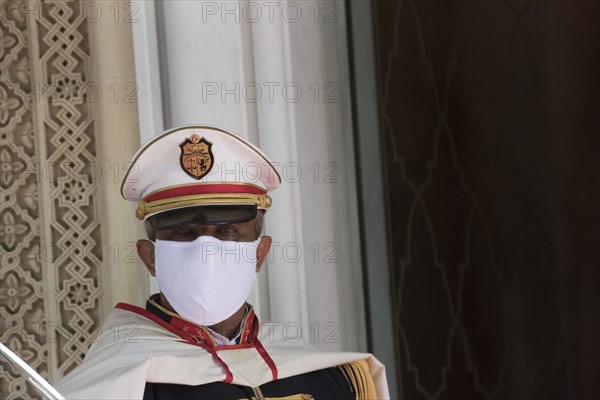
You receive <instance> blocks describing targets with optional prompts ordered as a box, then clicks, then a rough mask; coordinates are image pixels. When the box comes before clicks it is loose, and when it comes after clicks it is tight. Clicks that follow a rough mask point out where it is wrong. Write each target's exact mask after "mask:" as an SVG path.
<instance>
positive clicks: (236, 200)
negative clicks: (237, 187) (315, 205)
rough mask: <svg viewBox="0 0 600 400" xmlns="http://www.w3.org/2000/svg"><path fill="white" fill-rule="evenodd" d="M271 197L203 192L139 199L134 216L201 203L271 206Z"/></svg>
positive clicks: (141, 216)
mask: <svg viewBox="0 0 600 400" xmlns="http://www.w3.org/2000/svg"><path fill="white" fill-rule="evenodd" d="M271 203H272V201H271V197H270V196H269V195H268V194H248V193H205V194H192V195H189V196H181V197H172V198H169V199H162V200H156V201H151V202H148V203H147V202H145V201H141V202H140V203H139V204H138V207H137V210H136V211H135V216H136V217H137V218H138V219H140V220H143V219H144V217H145V216H146V215H148V214H151V213H156V212H160V211H166V210H170V209H172V208H179V207H187V206H201V205H206V204H210V205H219V204H256V205H257V206H258V207H262V208H269V207H271Z"/></svg>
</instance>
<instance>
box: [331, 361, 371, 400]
mask: <svg viewBox="0 0 600 400" xmlns="http://www.w3.org/2000/svg"><path fill="white" fill-rule="evenodd" d="M338 368H339V370H340V371H342V374H344V377H345V378H346V379H347V380H348V382H349V383H350V386H352V390H353V391H354V393H355V394H356V400H377V391H376V390H375V382H373V377H372V376H371V373H370V372H369V363H368V362H367V360H358V361H353V362H351V363H348V364H343V365H339V366H338Z"/></svg>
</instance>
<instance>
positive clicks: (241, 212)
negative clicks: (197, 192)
mask: <svg viewBox="0 0 600 400" xmlns="http://www.w3.org/2000/svg"><path fill="white" fill-rule="evenodd" d="M256 213H257V207H256V205H235V206H232V205H210V206H194V207H186V208H179V209H176V210H170V211H165V212H162V213H160V214H157V215H153V216H152V217H150V218H149V219H148V220H149V221H150V225H151V226H152V228H154V229H168V228H175V227H177V226H182V225H187V224H201V225H223V224H234V223H239V222H246V221H250V220H252V219H254V218H255V217H256Z"/></svg>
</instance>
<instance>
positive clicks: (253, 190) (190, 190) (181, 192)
mask: <svg viewBox="0 0 600 400" xmlns="http://www.w3.org/2000/svg"><path fill="white" fill-rule="evenodd" d="M206 193H248V194H265V193H267V191H266V190H264V189H261V188H259V187H256V186H252V185H244V184H235V185H231V184H226V183H215V184H203V185H189V186H179V187H174V188H170V189H165V190H161V191H159V192H155V193H152V194H151V195H150V196H148V197H146V198H144V201H145V202H147V203H149V202H151V201H157V200H162V199H170V198H172V197H181V196H189V195H192V194H206Z"/></svg>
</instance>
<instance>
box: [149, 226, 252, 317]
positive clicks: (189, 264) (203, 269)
mask: <svg viewBox="0 0 600 400" xmlns="http://www.w3.org/2000/svg"><path fill="white" fill-rule="evenodd" d="M259 241H260V238H259V239H257V240H255V241H253V242H228V241H222V240H219V239H216V238H214V237H212V236H199V237H198V238H197V239H196V240H194V241H192V242H175V241H170V240H158V239H157V240H156V243H155V250H154V252H155V259H156V278H157V279H158V283H159V285H160V289H161V291H162V293H163V294H164V295H165V296H166V298H167V300H168V301H169V303H170V304H171V306H172V307H173V308H174V309H175V311H177V313H179V315H181V316H182V317H183V318H185V319H187V320H189V321H191V322H194V323H195V324H197V325H204V326H211V325H214V324H218V323H219V322H222V321H224V320H226V319H227V318H229V317H231V316H232V315H233V314H234V313H235V312H236V311H237V310H239V309H240V307H242V305H243V304H244V303H245V302H246V299H247V298H248V296H249V295H250V291H251V290H252V285H253V284H254V279H255V278H256V250H257V248H258V243H259Z"/></svg>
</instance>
